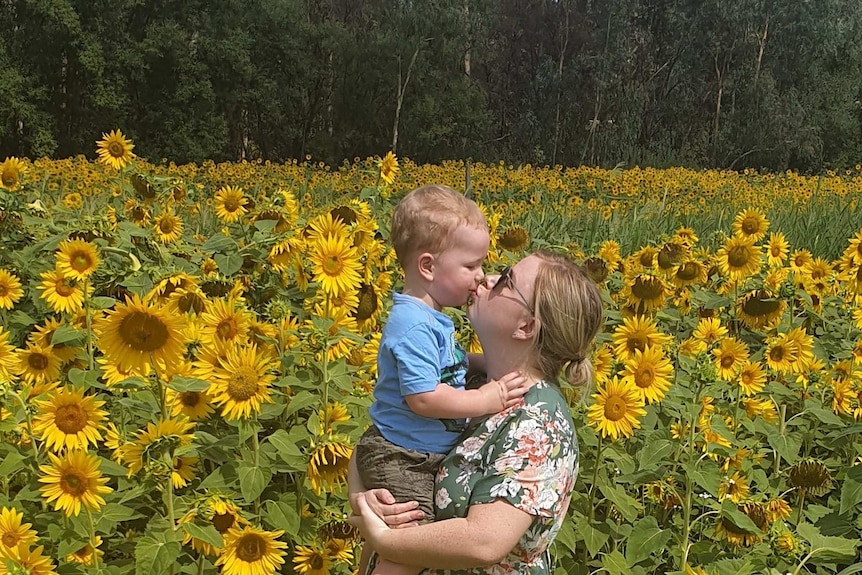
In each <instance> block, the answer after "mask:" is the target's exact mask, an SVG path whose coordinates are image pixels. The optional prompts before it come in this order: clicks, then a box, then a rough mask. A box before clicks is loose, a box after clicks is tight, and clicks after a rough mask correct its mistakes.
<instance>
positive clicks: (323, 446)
mask: <svg viewBox="0 0 862 575" xmlns="http://www.w3.org/2000/svg"><path fill="white" fill-rule="evenodd" d="M352 453H353V448H351V447H350V445H349V444H348V443H346V442H345V441H344V440H342V439H340V438H338V437H328V438H327V439H326V441H324V442H322V443H320V444H319V445H318V446H317V447H315V449H314V451H313V452H312V454H311V458H310V459H309V461H308V482H309V483H310V484H311V488H312V489H313V490H314V492H315V493H323V492H324V491H329V490H340V489H341V487H342V486H344V485H346V484H347V465H348V463H349V461H350V456H351V454H352Z"/></svg>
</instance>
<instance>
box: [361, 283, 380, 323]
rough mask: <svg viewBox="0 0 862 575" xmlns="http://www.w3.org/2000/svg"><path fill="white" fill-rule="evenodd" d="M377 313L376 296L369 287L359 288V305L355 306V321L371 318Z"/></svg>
mask: <svg viewBox="0 0 862 575" xmlns="http://www.w3.org/2000/svg"><path fill="white" fill-rule="evenodd" d="M376 311H377V294H375V293H374V288H373V287H372V286H370V285H365V284H363V285H362V286H360V287H359V305H358V306H356V319H357V320H359V321H364V320H367V319H369V318H371V317H372V316H373V315H374V312H376Z"/></svg>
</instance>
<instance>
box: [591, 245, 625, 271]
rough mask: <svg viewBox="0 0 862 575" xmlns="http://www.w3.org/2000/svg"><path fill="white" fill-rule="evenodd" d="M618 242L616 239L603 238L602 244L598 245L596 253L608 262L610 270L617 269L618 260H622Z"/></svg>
mask: <svg viewBox="0 0 862 575" xmlns="http://www.w3.org/2000/svg"><path fill="white" fill-rule="evenodd" d="M621 249H622V248H621V247H620V243H619V242H618V241H616V240H605V241H603V242H602V245H600V246H599V249H598V251H597V252H596V255H597V256H598V257H600V258H602V259H603V260H605V262H607V264H608V268H609V269H611V270H615V269H617V266H618V265H619V263H620V261H621V260H622V255H621V254H620V252H621Z"/></svg>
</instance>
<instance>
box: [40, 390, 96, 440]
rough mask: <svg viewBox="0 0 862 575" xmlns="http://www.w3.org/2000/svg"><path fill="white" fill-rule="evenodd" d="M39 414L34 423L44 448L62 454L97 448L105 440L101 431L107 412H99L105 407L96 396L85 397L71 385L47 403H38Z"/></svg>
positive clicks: (49, 396)
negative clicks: (63, 451)
mask: <svg viewBox="0 0 862 575" xmlns="http://www.w3.org/2000/svg"><path fill="white" fill-rule="evenodd" d="M36 405H37V406H38V409H39V411H38V412H37V414H36V417H35V419H34V420H33V431H34V434H36V435H37V436H40V437H41V438H42V439H43V440H44V441H45V446H46V447H47V448H48V449H50V450H52V451H54V452H55V453H59V452H60V451H62V450H63V448H64V447H65V448H66V449H68V450H72V449H84V450H86V449H87V447H88V446H89V444H91V443H92V444H93V445H94V446H96V445H98V442H99V441H100V440H101V439H102V434H101V432H100V429H101V427H102V425H101V424H102V421H103V420H104V419H105V417H107V415H108V412H107V411H102V410H101V409H99V408H100V407H102V406H103V405H105V402H104V401H99V400H97V399H95V398H94V397H93V396H87V397H85V396H84V390H83V389H82V388H77V387H75V386H72V385H69V386H66V387H61V388H58V389H55V390H54V391H52V392H51V393H50V394H49V395H48V399H46V400H44V401H36Z"/></svg>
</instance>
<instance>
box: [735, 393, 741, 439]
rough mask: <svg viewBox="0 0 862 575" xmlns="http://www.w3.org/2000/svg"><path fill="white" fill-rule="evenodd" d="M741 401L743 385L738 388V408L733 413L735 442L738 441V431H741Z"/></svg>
mask: <svg viewBox="0 0 862 575" xmlns="http://www.w3.org/2000/svg"><path fill="white" fill-rule="evenodd" d="M741 399H742V384H741V383H739V384H737V386H736V407H735V408H734V412H733V419H734V425H733V439H734V440H735V439H737V435H738V434H737V431H738V430H739V403H740V400H741Z"/></svg>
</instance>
